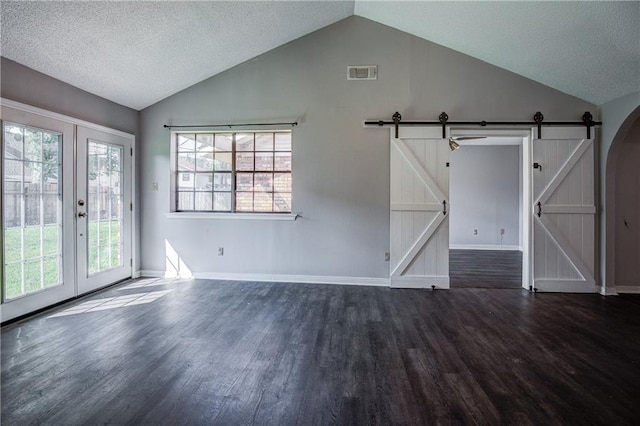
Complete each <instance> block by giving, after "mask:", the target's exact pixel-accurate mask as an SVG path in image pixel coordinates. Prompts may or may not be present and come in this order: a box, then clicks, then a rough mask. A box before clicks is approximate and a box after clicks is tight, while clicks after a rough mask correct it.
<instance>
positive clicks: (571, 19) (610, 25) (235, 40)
mask: <svg viewBox="0 0 640 426" xmlns="http://www.w3.org/2000/svg"><path fill="white" fill-rule="evenodd" d="M0 6H1V7H0V13H1V15H2V19H1V36H2V44H1V48H2V50H1V53H2V56H4V57H6V58H8V59H11V60H13V61H16V62H18V63H21V64H23V65H25V66H28V67H30V68H33V69H35V70H37V71H40V72H43V73H45V74H47V75H50V76H52V77H55V78H57V79H60V80H62V81H65V82H67V83H70V84H72V85H74V86H76V87H79V88H81V89H84V90H86V91H88V92H91V93H94V94H96V95H99V96H102V97H104V98H107V99H109V100H112V101H114V102H117V103H120V104H123V105H126V106H129V107H131V108H134V109H137V110H140V109H143V108H145V107H147V106H149V105H151V104H153V103H155V102H157V101H160V100H162V99H164V98H165V97H167V96H170V95H172V94H174V93H176V92H178V91H180V90H182V89H184V88H187V87H189V86H191V85H193V84H195V83H197V82H199V81H202V80H204V79H206V78H208V77H211V76H213V75H216V74H218V73H220V72H222V71H225V70H227V69H229V68H231V67H233V66H235V65H238V64H240V63H242V62H244V61H247V60H249V59H251V58H253V57H255V56H258V55H260V54H262V53H264V52H267V51H269V50H271V49H273V48H276V47H278V46H280V45H282V44H285V43H287V42H289V41H292V40H294V39H296V38H299V37H301V36H304V35H306V34H309V33H311V32H313V31H316V30H318V29H320V28H323V27H325V26H327V25H330V24H332V23H334V22H337V21H339V20H341V19H344V18H347V17H349V16H352V15H354V14H355V15H358V16H362V17H364V18H368V19H371V20H373V21H377V22H380V23H382V24H384V25H388V26H391V27H394V28H397V29H399V30H402V31H405V32H408V33H411V34H414V35H416V36H418V37H422V38H424V39H427V40H430V41H433V42H435V43H438V44H441V45H443V46H446V47H449V48H451V49H454V50H457V51H459V52H462V53H465V54H468V55H470V56H473V57H476V58H478V59H481V60H484V61H486V62H489V63H491V64H493V65H496V66H499V67H502V68H505V69H507V70H510V71H513V72H515V73H518V74H520V75H523V76H525V77H528V78H530V79H532V80H535V81H538V82H540V83H543V84H546V85H548V86H550V87H553V88H556V89H558V90H560V91H563V92H565V93H568V94H570V95H573V96H576V97H578V98H581V99H584V100H586V101H589V102H592V103H595V104H602V103H604V102H607V101H609V100H612V99H615V98H618V97H620V96H623V95H626V94H628V93H632V92H635V91H638V90H640V2H638V1H628V2H616V1H614V2H596V1H582V2H527V1H513V2H484V1H471V2H457V1H440V2H436V1H408V2H401V1H365V0H355V1H292V2H290V1H257V2H246V1H235V2H229V1H200V2H164V1H163V2H146V1H133V2H89V1H75V2H47V1H36V2H32V1H2V2H1V5H0Z"/></svg>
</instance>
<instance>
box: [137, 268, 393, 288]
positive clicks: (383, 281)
mask: <svg viewBox="0 0 640 426" xmlns="http://www.w3.org/2000/svg"><path fill="white" fill-rule="evenodd" d="M138 274H139V276H140V277H148V278H159V277H165V272H164V271H153V270H140V271H138ZM173 278H175V277H173ZM181 278H187V277H181ZM193 278H199V279H207V280H227V281H262V282H281V283H304V284H339V285H364V286H376V287H389V279H388V278H370V277H339V276H323V275H283V274H243V273H233V272H194V273H193Z"/></svg>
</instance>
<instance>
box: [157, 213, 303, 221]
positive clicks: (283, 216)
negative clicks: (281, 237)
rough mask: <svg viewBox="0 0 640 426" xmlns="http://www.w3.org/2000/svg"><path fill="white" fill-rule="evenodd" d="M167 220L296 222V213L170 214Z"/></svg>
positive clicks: (167, 215) (167, 214)
mask: <svg viewBox="0 0 640 426" xmlns="http://www.w3.org/2000/svg"><path fill="white" fill-rule="evenodd" d="M166 217H167V218H168V219H209V220H216V219H225V220H226V219H232V220H233V219H235V220H296V219H298V218H299V217H300V215H299V214H296V213H208V212H202V213H200V212H170V213H166Z"/></svg>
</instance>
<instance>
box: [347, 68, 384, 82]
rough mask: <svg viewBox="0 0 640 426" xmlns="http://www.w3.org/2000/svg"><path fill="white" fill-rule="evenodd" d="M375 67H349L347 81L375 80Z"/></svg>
mask: <svg viewBox="0 0 640 426" xmlns="http://www.w3.org/2000/svg"><path fill="white" fill-rule="evenodd" d="M377 79H378V66H377V65H350V66H348V67H347V80H377Z"/></svg>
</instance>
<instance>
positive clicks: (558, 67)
mask: <svg viewBox="0 0 640 426" xmlns="http://www.w3.org/2000/svg"><path fill="white" fill-rule="evenodd" d="M355 13H356V15H360V16H362V17H365V18H368V19H371V20H373V21H377V22H380V23H383V24H385V25H388V26H391V27H394V28H397V29H399V30H402V31H405V32H408V33H411V34H414V35H416V36H418V37H422V38H424V39H427V40H430V41H433V42H435V43H438V44H441V45H443V46H446V47H449V48H451V49H453V50H457V51H459V52H462V53H466V54H467V55H470V56H473V57H475V58H478V59H481V60H483V61H485V62H488V63H490V64H493V65H497V66H499V67H501V68H505V69H507V70H509V71H513V72H515V73H517V74H520V75H522V76H525V77H528V78H530V79H532V80H535V81H538V82H540V83H543V84H545V85H547V86H550V87H553V88H555V89H558V90H560V91H562V92H565V93H568V94H571V95H573V96H576V97H578V98H581V99H584V100H586V101H589V102H592V103H594V104H596V105H600V104H603V103H605V102H607V101H610V100H612V99H616V98H618V97H620V96H624V95H627V94H629V93H632V92H634V91H637V90H640V2H639V1H626V2H625V1H622V2H621V1H613V2H600V1H581V2H564V1H557V2H523V1H511V2H493V1H471V2H455V1H444V2H442V1H440V2H436V1H432V2H422V1H421V2H393V1H360V0H359V1H356V5H355Z"/></svg>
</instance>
